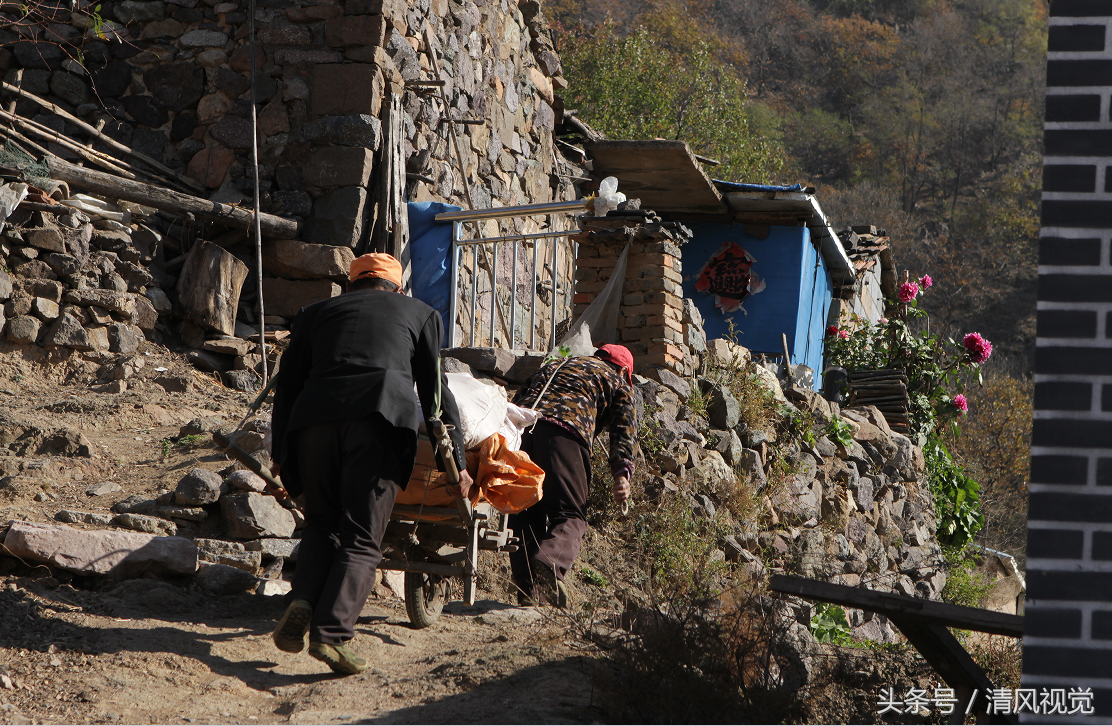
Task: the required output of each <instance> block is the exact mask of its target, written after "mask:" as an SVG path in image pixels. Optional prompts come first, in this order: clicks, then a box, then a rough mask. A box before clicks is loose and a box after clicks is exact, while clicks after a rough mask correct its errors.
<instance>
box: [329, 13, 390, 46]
mask: <svg viewBox="0 0 1112 726" xmlns="http://www.w3.org/2000/svg"><path fill="white" fill-rule="evenodd" d="M324 39H325V41H326V42H327V43H328V45H329V46H331V47H333V48H348V47H351V46H360V47H366V46H381V45H382V44H383V42H384V41H385V40H386V22H385V19H384V18H383V17H382V16H381V15H355V16H347V17H345V16H340V17H336V18H330V19H329V20H326V21H325V23H324Z"/></svg>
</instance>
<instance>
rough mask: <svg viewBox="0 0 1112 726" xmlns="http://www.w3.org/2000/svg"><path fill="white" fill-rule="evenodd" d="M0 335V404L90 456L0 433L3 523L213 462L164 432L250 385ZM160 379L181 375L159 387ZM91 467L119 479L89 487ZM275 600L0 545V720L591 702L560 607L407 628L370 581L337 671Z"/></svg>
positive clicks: (331, 718) (308, 717)
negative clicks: (298, 639)
mask: <svg viewBox="0 0 1112 726" xmlns="http://www.w3.org/2000/svg"><path fill="white" fill-rule="evenodd" d="M3 353H5V351H4V350H0V417H3V419H6V420H9V421H10V420H15V421H18V422H19V423H20V424H21V425H30V426H34V427H38V428H39V429H41V430H43V431H53V430H55V429H59V428H63V427H66V428H70V429H72V430H75V431H78V432H80V433H81V434H82V435H83V436H85V438H86V439H87V440H88V441H89V442H90V443H91V445H92V446H91V448H92V453H93V456H92V457H72V458H70V457H50V456H13V455H10V454H11V452H10V451H9V450H6V449H3V448H0V523H3V522H7V521H10V520H13V519H22V520H29V521H38V522H48V521H53V517H54V515H55V513H56V512H57V511H59V510H60V509H74V510H79V511H84V512H99V513H104V514H107V513H108V512H109V509H110V507H111V505H112V504H114V503H115V502H116V501H119V500H121V499H123V498H125V497H127V496H129V495H132V494H142V495H144V496H156V495H157V494H158V493H160V492H163V491H167V490H171V489H173V487H174V486H175V485H176V483H177V480H178V479H179V478H180V477H181V476H182V474H183V473H184V472H185V471H187V470H188V469H189V468H192V467H193V466H197V465H201V466H205V467H206V468H210V469H214V470H215V469H220V468H222V466H223V464H222V463H221V462H224V457H223V456H220V455H219V454H217V453H216V452H214V451H213V450H212V449H210V448H203V447H201V448H195V449H191V448H185V447H179V446H166V445H164V444H162V443H161V442H162V441H164V440H168V439H169V438H170V437H175V436H176V435H177V434H178V432H179V429H180V427H181V425H182V424H184V423H186V422H188V421H189V420H190V419H193V418H196V417H210V418H216V419H219V420H222V421H224V422H225V425H232V424H234V423H235V422H237V421H238V420H239V418H240V417H241V416H242V414H243V413H244V412H245V405H246V403H247V402H248V401H249V400H250V397H249V396H248V395H246V394H242V393H238V392H235V391H231V390H229V389H227V388H224V387H223V386H220V385H219V384H217V383H215V382H214V381H212V380H211V379H209V378H206V377H204V376H203V375H201V374H199V373H197V372H196V371H194V370H193V369H192V368H189V367H188V366H186V365H185V364H184V362H183V361H182V360H181V359H180V358H178V357H177V356H175V355H172V354H169V353H168V352H167V351H165V350H156V351H155V353H154V354H153V355H149V356H145V357H144V364H145V365H144V366H143V368H142V369H141V370H140V371H139V373H138V374H137V375H135V376H134V377H132V378H129V379H128V390H127V391H126V392H123V393H117V394H112V393H98V392H94V391H92V390H90V389H89V387H88V385H87V383H88V381H90V380H91V379H92V377H93V376H94V375H95V372H96V371H97V370H98V369H100V368H101V366H103V365H106V364H107V365H111V364H113V360H112V358H115V357H105V358H104V359H101V358H97V357H95V356H90V357H84V358H83V357H79V356H72V357H70V358H69V359H67V360H65V361H60V362H57V363H56V364H55V365H52V366H49V367H44V366H42V365H41V364H40V362H38V361H30V360H25V359H22V358H19V357H16V356H11V355H2V354H3ZM160 369H161V370H160ZM159 379H162V381H163V383H164V382H165V381H166V380H167V379H173V380H178V381H182V382H184V383H185V387H186V388H187V390H186V391H184V392H177V393H171V392H168V391H167V390H166V388H165V386H164V385H163V383H159V382H157V381H158V380H159ZM0 425H2V422H0ZM106 482H107V483H110V484H118V485H119V487H120V489H119V490H118V491H115V492H112V493H110V494H104V495H95V496H90V495H89V494H88V493H87V491H88V490H89V488H90V487H92V486H94V485H98V484H103V483H106ZM184 534H188V532H185V533H184ZM480 586H482V582H480ZM490 596H491V594H490V593H483V592H480V597H490ZM280 614H281V605H280V599H279V598H268V597H262V596H254V595H251V596H249V595H243V596H235V597H221V598H217V597H213V596H211V595H209V594H207V593H205V592H203V591H202V590H200V588H198V587H197V586H196V585H195V584H194V583H192V582H190V581H188V580H185V581H182V582H173V583H171V582H165V581H159V580H129V581H125V582H122V583H115V582H105V581H102V580H93V579H91V578H81V577H71V576H69V575H67V574H66V573H63V572H56V573H49V572H46V571H45V568H41V567H40V568H33V567H28V566H27V565H25V564H22V563H19V562H17V561H15V560H12V559H11V558H0V722H2V723H194V724H203V723H244V724H251V723H319V724H333V723H349V722H357V723H479V722H483V723H499V722H501V723H528V722H549V723H582V722H593V721H597V720H598V719H599V718H600V716H601V711H600V710H599V708H598V706H597V704H592V690H591V675H592V673H593V672H594V671H593V669H594V668H596V667H597V665H596V661H595V659H594V654H595V651H594V650H593V649H592V648H591V646H589V645H588V644H586V643H584V642H582V641H578V640H577V639H575V638H571V639H569V636H568V632H569V629H568V627H567V626H568V624H569V623H568V622H563V621H559V620H556V619H554V618H553V616H552V615H551V613H549V612H540V611H537V610H533V609H523V608H517V607H510V606H508V605H505V604H503V603H500V602H497V601H495V600H482V601H480V602H479V603H478V604H477V605H476V606H474V607H466V606H464V605H463V604H462V603H459V602H455V603H449V605H448V606H447V608H446V610H445V613H444V615H443V616H442V617H441V619H440V621H438V622H437V623H436V624H435V625H433V626H432V627H430V628H427V629H424V630H416V629H413V628H412V627H411V626H410V625H409V622H408V618H407V617H406V614H405V608H404V605H403V604H402V603H401V601H400V600H397V599H393V598H390V597H383V596H376V597H373V598H372V599H371V600H370V601H369V602H368V605H367V607H366V608H365V609H364V611H363V615H362V617H361V618H360V621H359V625H358V626H357V638H356V641H355V643H356V647H357V650H359V651H360V652H361V653H362V654H363V655H365V656H366V657H367V658H368V660H369V661H370V662H371V668H370V669H369V670H368V671H367V672H366V673H363V674H361V675H359V676H354V677H347V678H336V677H334V676H333V675H332V674H331V672H329V671H328V669H327V668H326V667H325V666H324V665H323V664H321V663H319V662H317V661H315V660H313V659H312V658H310V657H308V656H307V655H305V654H299V655H291V654H287V653H282V652H281V651H279V650H277V649H276V648H275V647H274V646H273V644H272V643H271V641H270V631H271V629H272V628H273V627H274V622H275V620H276V618H277V617H278V616H279V615H280Z"/></svg>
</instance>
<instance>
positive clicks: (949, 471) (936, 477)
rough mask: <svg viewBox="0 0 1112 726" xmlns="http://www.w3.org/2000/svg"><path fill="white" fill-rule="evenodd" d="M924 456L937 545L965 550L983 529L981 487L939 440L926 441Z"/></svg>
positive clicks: (983, 516) (983, 517)
mask: <svg viewBox="0 0 1112 726" xmlns="http://www.w3.org/2000/svg"><path fill="white" fill-rule="evenodd" d="M923 456H924V458H925V459H926V463H927V486H928V487H929V488H930V490H931V493H932V494H933V495H934V506H935V510H936V512H937V515H938V529H937V531H936V534H937V536H938V541H939V542H940V543H941V544H942V545H945V546H950V547H964V546H965V545H967V544H969V543H970V542H972V541H973V536H974V535H976V534H977V532H978V531H979V530H980V529H981V528H982V527H984V526H985V515H984V514H983V513H982V512H981V498H980V485H978V484H977V482H975V481H973V479H971V478H970V477H968V476H966V475H965V470H964V469H962V468H961V467H960V466H958V465H957V464H955V463H954V460H953V459H951V458H950V454H949V452H947V451H946V447H945V446H943V445H942V442H941V441H940V440H939V439H937V438H933V437H932V438H931V439H928V440H927V444H926V446H924V447H923Z"/></svg>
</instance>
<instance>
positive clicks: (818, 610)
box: [810, 602, 853, 645]
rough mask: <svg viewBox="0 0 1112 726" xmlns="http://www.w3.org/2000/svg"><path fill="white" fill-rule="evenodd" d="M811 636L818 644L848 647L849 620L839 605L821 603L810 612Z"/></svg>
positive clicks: (850, 639) (849, 640)
mask: <svg viewBox="0 0 1112 726" xmlns="http://www.w3.org/2000/svg"><path fill="white" fill-rule="evenodd" d="M810 629H811V635H813V636H815V640H817V641H819V642H820V643H829V644H832V645H849V644H850V642H852V640H853V639H852V637H851V636H850V628H849V620H848V619H847V618H846V611H845V610H844V609H843V608H842V606H841V605H834V604H833V603H826V602H821V603H818V604H816V605H815V606H814V609H813V610H812V611H811V626H810Z"/></svg>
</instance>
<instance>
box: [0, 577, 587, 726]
mask: <svg viewBox="0 0 1112 726" xmlns="http://www.w3.org/2000/svg"><path fill="white" fill-rule="evenodd" d="M4 588H5V590H4V592H3V593H2V595H0V597H2V598H3V601H4V616H3V626H4V627H3V640H4V641H6V642H4V647H3V648H2V649H0V663H2V665H3V667H4V669H5V671H6V675H7V680H4V677H3V676H0V681H3V682H4V683H5V685H6V684H7V683H8V682H9V681H10V684H11V686H12V687H11V688H5V689H3V690H0V714H2V715H0V718H2V719H3V721H4V723H94V722H95V723H196V724H203V723H243V724H247V723H317V724H329V723H348V722H356V723H480V722H502V723H528V722H551V723H581V722H585V721H593V720H595V718H596V717H597V713H595V711H594V710H593V709H592V705H591V702H590V698H591V689H590V682H589V680H590V679H589V676H590V673H591V668H592V667H593V666H592V659H591V658H590V657H589V655H588V654H586V653H584V652H583V651H582V650H580V649H579V648H577V646H576V644H575V643H574V642H570V641H566V640H565V638H566V635H565V631H564V628H563V627H562V625H561V624H560V623H556V622H553V621H551V620H550V619H549V618H548V617H547V616H546V615H545V614H544V613H540V612H538V611H536V610H532V609H523V608H516V607H508V606H506V605H503V604H501V603H497V602H493V601H483V602H480V603H478V604H477V605H476V606H475V607H471V608H468V607H465V606H463V605H462V603H455V604H451V605H449V608H448V609H449V610H450V612H446V613H445V614H444V615H443V617H442V618H441V620H440V621H439V622H438V623H437V624H435V625H434V626H432V627H430V628H427V629H424V630H415V629H413V628H412V627H411V626H410V625H409V623H408V620H407V618H406V616H405V610H404V607H403V606H401V604H400V603H398V602H390V601H383V600H378V601H372V602H371V603H369V604H368V606H367V607H366V608H365V609H364V611H363V615H362V617H361V618H360V620H359V624H358V626H357V628H356V632H357V638H356V641H355V642H356V643H357V645H358V648H359V650H360V651H361V652H362V653H363V654H364V655H366V656H367V657H368V659H369V660H370V661H371V664H372V665H371V668H370V669H369V670H368V671H367V672H366V673H363V674H361V675H359V676H352V677H347V678H337V677H335V676H333V675H332V673H331V672H330V671H328V669H327V668H326V667H325V666H324V665H323V664H321V663H318V662H317V661H315V660H313V659H312V658H309V657H308V656H307V655H305V654H297V655H293V654H288V653H283V652H281V651H279V650H277V649H276V648H274V646H273V644H272V643H271V641H270V631H271V629H272V628H273V623H274V619H275V618H276V617H277V616H278V615H279V614H280V612H281V607H280V605H279V604H278V602H277V598H261V597H257V596H255V597H250V596H242V597H230V598H219V599H216V598H210V597H205V596H202V595H199V594H196V593H194V594H188V593H185V592H183V591H182V590H181V589H179V588H177V587H174V586H173V585H168V584H165V583H158V582H156V581H153V580H132V581H128V582H125V583H122V584H121V585H119V586H118V587H116V588H115V589H114V590H112V591H109V592H105V593H101V592H86V591H81V590H75V589H73V588H72V587H69V586H58V585H57V583H56V581H52V578H42V579H35V578H20V579H15V578H8V579H7V582H5V583H4ZM580 647H582V646H580Z"/></svg>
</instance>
